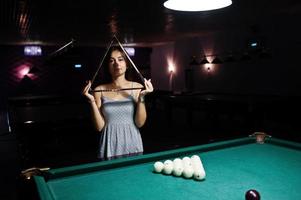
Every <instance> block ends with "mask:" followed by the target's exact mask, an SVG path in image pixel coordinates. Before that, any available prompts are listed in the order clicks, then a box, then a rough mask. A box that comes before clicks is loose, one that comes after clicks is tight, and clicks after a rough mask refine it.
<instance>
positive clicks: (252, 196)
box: [245, 189, 260, 200]
mask: <svg viewBox="0 0 301 200" xmlns="http://www.w3.org/2000/svg"><path fill="white" fill-rule="evenodd" d="M245 197H246V200H260V194H259V192H257V191H256V190H253V189H251V190H248V191H247V192H246V195H245Z"/></svg>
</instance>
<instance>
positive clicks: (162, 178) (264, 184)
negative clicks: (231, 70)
mask: <svg viewBox="0 0 301 200" xmlns="http://www.w3.org/2000/svg"><path fill="white" fill-rule="evenodd" d="M195 154H196V155H199V156H200V158H201V160H202V163H203V166H204V169H205V171H206V179H205V180H203V181H197V180H194V179H185V178H183V177H175V176H172V175H163V174H161V173H155V172H153V164H154V163H155V162H156V161H165V160H167V159H171V160H172V159H174V158H183V157H184V156H192V155H195ZM33 177H34V182H35V183H36V190H37V191H38V194H39V197H40V198H41V199H43V200H50V199H53V200H68V199H70V200H71V199H72V200H79V199H81V200H90V199H91V200H92V199H93V200H101V199H102V200H113V199H114V200H149V199H154V200H163V199H164V200H171V199H172V200H184V199H189V200H203V199H205V200H223V199H224V200H229V199H231V200H243V199H245V192H246V191H247V190H249V189H255V190H257V191H258V192H259V193H260V195H261V199H262V200H284V199H286V200H288V199H292V200H296V199H301V192H300V187H301V144H300V143H296V142H291V141H286V140H282V139H277V138H273V137H272V138H268V139H267V140H266V141H265V143H264V144H259V143H257V142H256V141H255V139H254V138H252V137H245V138H236V139H231V140H227V141H219V142H214V143H210V144H204V145H199V146H191V147H184V148H179V149H174V150H168V151H163V152H157V153H151V154H145V155H141V156H135V157H128V158H121V159H117V160H110V161H101V162H94V163H88V164H82V165H76V166H69V167H64V168H58V169H50V170H49V171H47V172H46V173H44V174H43V175H35V176H33Z"/></svg>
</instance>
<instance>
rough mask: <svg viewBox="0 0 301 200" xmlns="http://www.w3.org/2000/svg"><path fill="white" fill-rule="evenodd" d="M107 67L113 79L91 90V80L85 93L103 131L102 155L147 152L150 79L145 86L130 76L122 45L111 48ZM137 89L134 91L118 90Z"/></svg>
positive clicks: (96, 125)
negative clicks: (144, 131)
mask: <svg viewBox="0 0 301 200" xmlns="http://www.w3.org/2000/svg"><path fill="white" fill-rule="evenodd" d="M108 55H109V56H108V59H107V62H105V63H107V66H106V67H108V68H107V69H108V71H109V74H110V77H111V80H110V82H108V83H106V84H101V85H99V86H97V87H95V91H100V92H94V93H93V95H92V94H90V93H89V90H90V88H91V82H90V81H89V83H88V84H87V85H86V87H85V88H84V90H83V94H84V95H85V96H86V97H87V98H88V100H89V103H90V106H91V109H92V119H93V122H94V125H95V128H96V129H97V130H98V131H100V132H101V136H100V145H99V152H98V153H99V154H98V156H99V158H100V159H103V160H106V159H114V158H119V157H126V156H132V155H139V154H142V153H143V143H142V138H141V135H140V132H139V128H140V127H142V126H143V125H144V123H145V121H146V118H147V112H146V108H145V104H144V97H145V95H146V94H148V93H150V92H152V91H153V86H152V83H151V81H150V80H146V79H145V80H144V89H135V88H143V85H142V84H140V83H138V82H133V81H130V80H128V79H127V76H126V72H127V69H128V61H127V57H126V55H125V53H124V51H123V50H122V49H121V48H120V47H115V46H113V47H111V48H110V50H109V52H108ZM124 88H133V90H118V89H124Z"/></svg>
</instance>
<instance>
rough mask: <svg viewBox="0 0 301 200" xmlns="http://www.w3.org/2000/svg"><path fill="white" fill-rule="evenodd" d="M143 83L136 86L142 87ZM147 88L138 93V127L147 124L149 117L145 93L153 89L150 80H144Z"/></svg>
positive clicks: (136, 116)
mask: <svg viewBox="0 0 301 200" xmlns="http://www.w3.org/2000/svg"><path fill="white" fill-rule="evenodd" d="M141 86H142V85H140V84H139V85H137V86H136V87H141ZM144 86H145V90H142V91H139V93H138V95H137V99H136V101H137V106H136V113H135V123H136V126H137V127H139V128H140V127H142V126H143V125H144V124H145V121H146V118H147V112H146V108H145V101H144V98H145V95H146V94H148V93H150V92H152V91H153V86H152V83H151V82H150V80H145V81H144Z"/></svg>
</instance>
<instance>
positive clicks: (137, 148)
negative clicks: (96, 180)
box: [98, 95, 143, 159]
mask: <svg viewBox="0 0 301 200" xmlns="http://www.w3.org/2000/svg"><path fill="white" fill-rule="evenodd" d="M135 104H136V103H135V100H134V98H133V97H132V96H131V95H129V96H128V97H127V98H124V99H120V100H112V99H110V98H108V97H105V96H102V107H101V109H102V110H101V111H102V114H103V115H104V118H105V122H106V124H105V127H104V128H103V130H102V133H101V137H100V146H99V152H98V153H99V154H98V157H99V158H100V159H113V158H119V157H124V156H130V155H139V154H142V152H143V144H142V138H141V135H140V131H139V129H138V127H137V126H136V125H135V122H134V116H135Z"/></svg>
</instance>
